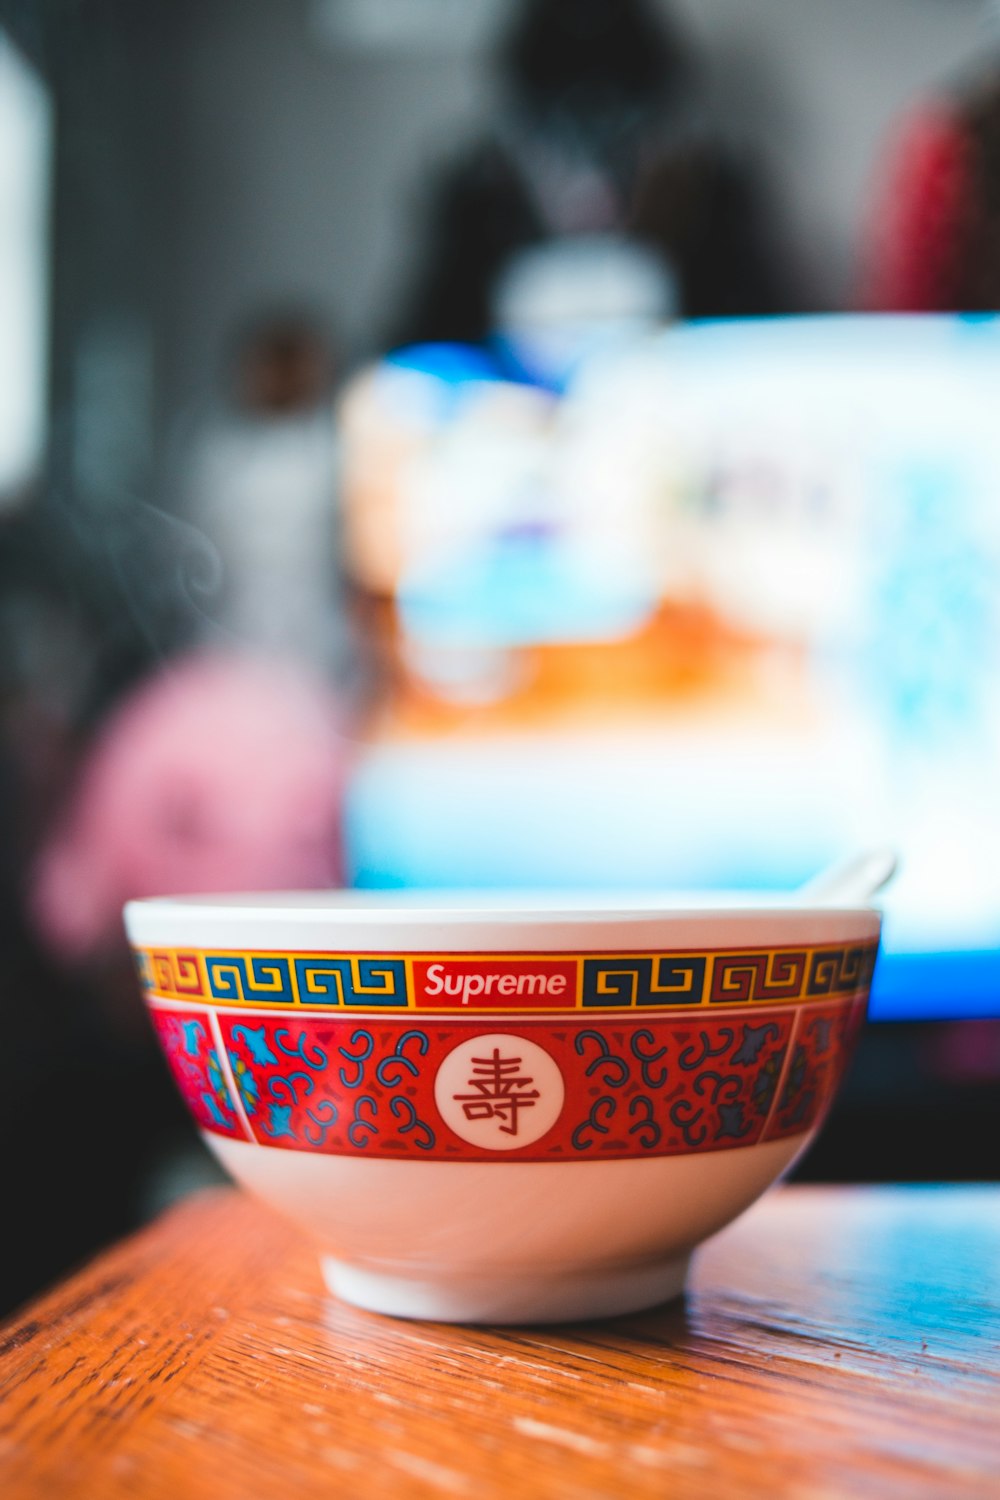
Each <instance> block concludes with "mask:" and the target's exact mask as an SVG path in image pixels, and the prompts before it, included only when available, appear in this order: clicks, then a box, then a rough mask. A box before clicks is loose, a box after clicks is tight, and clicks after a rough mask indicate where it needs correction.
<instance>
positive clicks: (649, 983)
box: [582, 953, 705, 1007]
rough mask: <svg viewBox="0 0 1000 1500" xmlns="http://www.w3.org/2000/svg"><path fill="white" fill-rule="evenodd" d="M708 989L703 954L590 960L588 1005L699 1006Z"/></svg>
mask: <svg viewBox="0 0 1000 1500" xmlns="http://www.w3.org/2000/svg"><path fill="white" fill-rule="evenodd" d="M704 989H705V958H704V956H702V955H698V954H691V953H684V954H673V955H671V954H664V955H662V957H658V958H587V959H584V963H583V996H582V1002H583V1004H584V1005H595V1006H601V1007H606V1006H614V1005H697V1004H699V1002H700V1001H701V998H702V995H703V993H704Z"/></svg>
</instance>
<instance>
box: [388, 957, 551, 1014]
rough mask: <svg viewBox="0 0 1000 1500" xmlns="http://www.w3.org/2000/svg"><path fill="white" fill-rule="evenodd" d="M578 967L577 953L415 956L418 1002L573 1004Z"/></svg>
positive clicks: (423, 1005) (433, 1006) (447, 1006)
mask: <svg viewBox="0 0 1000 1500" xmlns="http://www.w3.org/2000/svg"><path fill="white" fill-rule="evenodd" d="M576 968H577V965H576V960H575V959H572V958H564V959H539V958H451V959H434V958H432V959H426V960H424V959H416V960H415V961H414V964H413V980H414V989H415V992H416V1003H417V1005H418V1007H419V1008H420V1009H421V1010H456V1009H457V1010H460V1009H462V1008H463V1007H465V1006H471V1007H473V1008H474V1009H476V1010H484V1009H488V1008H490V1007H492V1006H496V1008H497V1009H498V1010H527V1009H531V1008H532V1007H533V1006H537V1007H538V1008H539V1010H561V1009H566V1010H572V1009H573V1008H574V1007H575V1005H576Z"/></svg>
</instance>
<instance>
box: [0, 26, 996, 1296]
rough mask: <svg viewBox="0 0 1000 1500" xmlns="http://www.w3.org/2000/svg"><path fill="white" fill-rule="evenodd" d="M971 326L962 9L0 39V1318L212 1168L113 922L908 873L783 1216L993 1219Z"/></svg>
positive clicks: (990, 906)
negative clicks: (898, 1206)
mask: <svg viewBox="0 0 1000 1500" xmlns="http://www.w3.org/2000/svg"><path fill="white" fill-rule="evenodd" d="M998 314H1000V7H998V6H996V5H995V4H985V5H984V4H983V3H982V0H794V3H793V0H757V3H756V4H755V5H754V6H752V7H747V6H746V5H742V4H739V3H738V0H698V3H697V4H696V3H695V0H673V3H667V0H641V3H640V0H144V3H143V4H142V5H141V6H137V5H134V4H129V3H126V0H0V816H2V820H3V835H4V837H3V840H2V844H0V1017H2V1023H3V1033H2V1036H3V1045H2V1047H0V1123H2V1125H3V1129H4V1137H5V1139H6V1140H7V1141H8V1143H9V1145H10V1147H11V1148H12V1149H10V1150H9V1151H8V1153H7V1162H8V1171H9V1172H11V1173H12V1175H13V1202H14V1204H15V1205H16V1206H17V1213H16V1229H15V1231H14V1232H13V1233H11V1232H8V1234H7V1235H5V1236H4V1237H3V1245H2V1249H0V1307H3V1308H7V1307H11V1306H13V1305H14V1304H15V1303H17V1302H18V1301H20V1300H22V1299H23V1298H24V1297H26V1296H28V1295H30V1294H31V1293H32V1292H33V1291H35V1290H36V1289H37V1288H39V1287H40V1286H42V1285H44V1284H45V1283H46V1282H48V1281H49V1280H51V1279H52V1278H53V1277H54V1276H56V1275H58V1274H59V1273H60V1272H62V1271H63V1270H65V1269H67V1268H68V1267H69V1266H70V1265H72V1264H74V1263H76V1262H77V1261H79V1260H80V1259H81V1258H82V1257H84V1256H86V1255H87V1254H89V1253H90V1252H92V1251H93V1250H94V1249H95V1248H97V1247H98V1246H99V1245H100V1244H102V1243H104V1242H106V1241H107V1240H109V1239H111V1238H113V1237H115V1236H117V1235H119V1234H121V1233H122V1232H124V1231H125V1230H127V1229H129V1228H131V1227H133V1226H134V1225H136V1224H138V1223H141V1222H142V1221H143V1220H144V1219H145V1218H147V1217H148V1216H149V1215H150V1214H152V1213H154V1212H155V1211H157V1209H159V1208H160V1207H162V1206H163V1205H164V1204H165V1203H167V1202H169V1201H170V1200H171V1199H172V1198H173V1197H175V1196H176V1195H177V1194H179V1193H181V1192H184V1191H186V1190H188V1189H189V1188H190V1187H191V1186H193V1185H195V1184H197V1183H198V1182H200V1181H204V1180H211V1177H212V1174H213V1170H214V1169H213V1168H212V1166H211V1164H210V1162H209V1159H208V1156H207V1154H206V1153H205V1152H204V1150H203V1148H202V1147H201V1146H200V1144H199V1142H198V1139H197V1137H196V1135H195V1133H194V1130H193V1127H191V1126H190V1125H189V1123H188V1121H187V1119H186V1116H185V1115H184V1113H183V1110H182V1107H181V1105H180V1103H179V1101H178V1100H177V1099H176V1098H175V1096H174V1093H173V1090H172V1086H171V1084H170V1083H169V1081H168V1079H167V1076H166V1072H165V1068H164V1066H163V1065H162V1064H161V1062H160V1060H159V1057H158V1055H157V1053H156V1050H155V1047H154V1044H153V1042H152V1037H151V1032H150V1030H149V1028H148V1026H147V1023H146V1021H145V1018H144V1015H143V1012H142V1009H141V1005H140V1002H139V998H138V991H137V988H136V986H135V983H134V979H133V976H132V973H131V969H130V965H129V961H128V956H127V952H126V950H125V945H124V938H123V934H122V930H121V923H120V910H121V905H122V902H123V901H124V900H126V899H128V898H129V897H131V896H142V895H150V894H164V893H169V892H178V891H198V890H225V889H234V888H245V889H246V888H253V889H268V888H274V887H303V888H305V887H309V888H313V887H316V888H320V887H323V886H329V885H335V884H341V883H351V884H356V885H362V886H369V887H385V886H394V887H407V886H425V887H426V886H433V887H448V886H452V887H454V886H461V887H468V886H479V887H491V886H510V885H515V886H524V887H535V888H537V887H549V888H553V887H570V886H572V887H587V888H592V889H595V890H599V889H604V890H611V889H613V890H615V891H618V892H621V891H625V890H628V889H641V890H644V891H649V890H656V889H668V890H678V889H684V888H685V887H691V886H709V887H718V888H726V889H731V888H737V889H743V890H746V889H768V890H776V889H777V890H780V889H785V888H791V887H794V886H795V885H796V884H798V883H800V882H801V881H803V880H805V879H806V878H808V877H809V876H810V875H812V874H814V873H815V872H816V870H817V869H818V868H820V867H821V866H822V865H823V864H825V863H826V862H828V861H830V860H833V859H836V858H838V857H840V856H842V855H844V854H847V853H850V852H852V851H853V850H855V849H857V848H861V847H865V846H868V845H872V844H879V843H891V844H893V845H894V846H895V847H897V848H898V849H899V851H900V855H901V859H902V872H901V875H900V877H899V878H898V880H897V882H896V884H895V886H894V888H893V890H892V891H891V893H890V895H889V897H888V903H887V924H886V935H885V944H884V954H883V958H882V960H881V961H880V971H879V974H878V976H877V981H876V991H875V994H874V997H873V1010H872V1014H873V1019H874V1024H872V1025H871V1026H870V1027H869V1029H868V1032H867V1034H866V1037H865V1039H864V1041H863V1043H862V1046H861V1049H860V1052H859V1055H858V1058H857V1061H856V1063H855V1066H854V1070H853V1073H852V1075H851V1078H850V1080H849V1082H848V1085H847V1086H846V1088H845V1091H844V1093H843V1096H842V1098H841V1100H840V1101H839V1102H838V1105H837V1107H836V1110H835V1113H834V1115H833V1117H832V1118H831V1121H830V1123H829V1125H828V1128H827V1130H826V1132H825V1134H824V1136H823V1138H822V1140H821V1141H820V1143H819V1144H818V1145H817V1146H816V1148H815V1149H814V1150H813V1151H812V1153H811V1154H810V1155H809V1156H808V1157H807V1158H806V1159H805V1160H804V1161H803V1162H802V1163H801V1164H800V1166H799V1168H798V1171H799V1173H800V1175H804V1176H812V1177H814V1178H827V1179H837V1178H841V1179H855V1180H857V1179H880V1178H881V1179H884V1178H910V1179H913V1178H920V1179H932V1178H953V1177H964V1178H975V1177H995V1176H996V1175H997V1172H998V1169H1000V1157H998V1152H997V1141H998V1140H1000V1132H998V1128H997V1127H998V1125H1000V1089H998V1084H1000V1022H998V1019H997V1018H998V1017H1000V877H998V874H997V868H996V855H995V850H996V848H997V845H998V841H1000V777H998V774H997V767H998V765H1000V754H998V752H1000V670H998V669H1000V661H998V656H1000V629H998V626H1000V425H998V423H997V421H996V416H995V412H996V400H997V396H998V394H1000V316H997V315H998Z"/></svg>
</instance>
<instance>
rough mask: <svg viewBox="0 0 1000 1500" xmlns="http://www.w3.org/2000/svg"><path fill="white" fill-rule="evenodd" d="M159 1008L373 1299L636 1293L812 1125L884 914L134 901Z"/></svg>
mask: <svg viewBox="0 0 1000 1500" xmlns="http://www.w3.org/2000/svg"><path fill="white" fill-rule="evenodd" d="M125 920H126V926H127V929H128V934H129V938H130V941H131V943H132V945H133V948H134V949H135V952H136V958H137V963H138V966H139V973H140V977H141V981H142V984H143V987H144V989H145V992H146V998H147V1003H148V1005H149V1008H150V1013H151V1016H152V1019H153V1023H154V1026H155V1027H156V1030H157V1033H158V1035H159V1037H160V1040H161V1042H162V1043H163V1046H164V1049H165V1051H166V1055H167V1058H168V1061H169V1062H170V1065H171V1068H172V1069H173V1072H174V1075H175V1077H176V1079H177V1082H178V1084H179V1086H180V1089H181V1092H182V1094H183V1095H184V1097H185V1099H186V1100H187V1102H188V1104H189V1106H190V1108H191V1110H192V1113H193V1114H194V1117H195V1119H196V1121H197V1123H198V1125H199V1126H200V1128H201V1129H202V1131H203V1132H204V1135H205V1139H206V1140H207V1141H208V1143H209V1145H210V1146H211V1147H212V1149H213V1150H214V1151H215V1153H216V1154H217V1156H218V1157H219V1159H220V1160H221V1161H222V1162H223V1163H224V1165H225V1166H226V1167H227V1168H228V1170H229V1171H230V1172H231V1173H232V1175H233V1176H234V1177H235V1178H236V1179H237V1180H238V1181H240V1182H241V1183H243V1184H244V1185H245V1186H246V1187H248V1188H249V1189H251V1191H253V1192H255V1193H257V1194H258V1195H259V1196H260V1197H261V1198H263V1199H265V1200H266V1201H267V1202H268V1203H270V1204H272V1205H273V1206H274V1207H275V1208H277V1209H280V1210H281V1211H282V1212H283V1213H285V1214H287V1215H288V1216H289V1217H290V1218H291V1219H294V1220H295V1221H296V1222H297V1223H299V1224H300V1225H301V1226H302V1227H303V1228H304V1229H305V1230H307V1231H308V1232H309V1233H311V1234H312V1235H313V1236H314V1237H315V1238H316V1240H317V1242H318V1245H319V1249H320V1254H321V1258H322V1264H323V1269H324V1274H325V1276H326V1279H327V1282H328V1285H329V1286H330V1288H331V1289H332V1290H333V1291H334V1292H335V1293H337V1294H338V1295H339V1296H341V1297H344V1298H345V1299H347V1300H348V1301H350V1302H354V1303H357V1304H358V1305H360V1306H363V1307H368V1308H372V1309H375V1310H377V1311H379V1312H386V1313H394V1314H398V1315H400V1316H404V1317H427V1318H439V1319H449V1320H453V1321H458V1322H540V1321H558V1320H563V1319H571V1318H584V1317H594V1316H600V1315H606V1314H612V1313H622V1312H627V1311H631V1310H634V1309H636V1308H639V1307H643V1306H647V1305H650V1304H652V1303H655V1302H659V1301H662V1300H664V1299H666V1298H668V1297H671V1296H674V1295H676V1294H677V1293H678V1292H680V1291H681V1290H682V1288H683V1285H684V1279H685V1275H686V1272H687V1267H688V1261H689V1258H690V1255H691V1252H692V1250H693V1249H694V1247H695V1246H696V1245H698V1244H699V1243H700V1242H701V1241H702V1240H704V1239H705V1238H706V1237H707V1236H709V1235H711V1234H713V1233H715V1231H716V1230H718V1229H720V1228H722V1226H723V1225H725V1224H727V1223H728V1222H729V1221H730V1220H731V1219H733V1218H734V1217H735V1216H736V1215H737V1214H738V1213H740V1212H741V1211H742V1209H744V1208H746V1207H747V1206H748V1205H749V1204H750V1203H752V1202H753V1201H754V1199H755V1198H757V1197H758V1196H759V1195H760V1193H761V1192H763V1191H764V1189H765V1188H766V1187H768V1185H769V1184H770V1183H772V1182H774V1181H775V1180H776V1179H777V1178H778V1177H779V1176H780V1175H781V1174H782V1173H783V1172H784V1171H786V1170H787V1168H788V1167H789V1165H790V1164H791V1162H792V1161H793V1160H794V1158H795V1157H796V1156H797V1155H798V1154H799V1153H800V1152H801V1151H802V1150H803V1149H804V1147H805V1146H806V1145H808V1143H809V1141H810V1139H811V1138H812V1136H813V1135H814V1133H815V1131H816V1130H817V1128H818V1127H819V1124H820V1122H821V1120H822V1118H823V1115H824V1114H825V1112H826V1109H827V1108H828V1106H829V1103H830V1101H831V1099H832V1097H833V1093H834V1090H835V1089H836V1087H837V1084H838V1083H839V1080H840V1077H841V1075H842V1073H843V1070H844V1067H845V1064H846V1062H847V1059H848V1057H849V1055H850V1051H851V1048H852V1045H853V1041H854V1038H855V1036H856V1034H857V1031H858V1029H859V1026H860V1024H861V1022H862V1021H863V1018H864V1013H865V1008H866V1003H867V998H868V989H869V985H870V981H871V974H872V969H873V966H874V960H875V953H876V949H877V944H878V937H879V927H880V918H879V915H878V913H877V912H876V911H874V910H872V909H869V908H866V907H857V908H850V909H848V908H843V909H831V908H829V907H825V906H817V907H804V906H802V905H792V904H781V903H780V902H777V901H766V900H760V901H755V902H754V904H752V905H750V904H747V903H745V902H744V903H740V902H738V901H736V900H732V901H726V902H720V898H718V897H710V898H706V897H692V898H689V899H680V898H677V897H672V898H670V900H669V902H668V901H666V900H664V901H659V900H654V899H652V898H648V897H647V898H643V899H640V900H636V901H634V902H628V903H623V902H622V899H621V898H620V897H618V898H615V899H614V900H608V901H602V900H595V899H594V898H593V897H590V898H579V897H572V898H565V899H557V900H554V899H553V898H552V897H546V898H542V899H535V898H532V897H527V896H525V895H524V894H523V893H522V894H519V895H512V896H498V895H495V894H493V893H488V894H485V895H483V896H479V897H476V896H468V895H462V896H450V895H445V894H441V893H434V894H431V895H426V894H425V895H421V896H417V895H409V894H407V895H399V894H385V895H383V894H373V893H362V892H355V893H346V892H345V893H332V894H329V895H327V894H315V893H303V894H277V895H264V896H205V897H192V898H176V899H163V900H155V901H138V902H132V903H130V904H129V906H128V907H126V912H125Z"/></svg>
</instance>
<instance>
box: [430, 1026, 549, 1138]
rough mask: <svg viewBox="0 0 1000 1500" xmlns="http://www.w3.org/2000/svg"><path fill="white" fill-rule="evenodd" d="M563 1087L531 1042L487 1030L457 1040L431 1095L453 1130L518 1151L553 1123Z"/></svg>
mask: <svg viewBox="0 0 1000 1500" xmlns="http://www.w3.org/2000/svg"><path fill="white" fill-rule="evenodd" d="M565 1094H566V1090H565V1088H564V1087H563V1079H562V1074H561V1073H560V1071H559V1069H558V1068H557V1067H556V1064H555V1063H554V1062H553V1060H552V1058H551V1057H550V1056H549V1054H548V1053H547V1052H546V1051H545V1050H544V1049H543V1048H542V1047H539V1046H538V1045H537V1043H535V1042H529V1041H528V1040H527V1038H526V1037H523V1036H511V1035H510V1034H509V1033H508V1032H501V1031H497V1032H491V1033H490V1035H489V1036H477V1037H474V1038H473V1039H472V1040H471V1041H468V1042H461V1043H460V1044H459V1045H458V1046H457V1047H455V1048H453V1049H452V1051H451V1052H449V1053H448V1056H447V1057H446V1058H445V1060H444V1062H443V1063H442V1064H441V1066H440V1068H438V1072H437V1077H436V1078H435V1080H434V1100H435V1103H436V1104H437V1107H438V1110H439V1112H440V1114H441V1118H442V1119H443V1120H444V1122H445V1124H446V1125H449V1126H450V1127H451V1129H452V1130H453V1131H454V1132H455V1134H456V1135H458V1136H461V1138H462V1140H463V1141H468V1142H469V1144H470V1145H472V1146H481V1147H483V1148H484V1149H485V1150H487V1151H516V1150H517V1149H518V1147H519V1146H530V1145H532V1144H533V1143H534V1142H535V1141H537V1140H540V1139H541V1137H542V1136H543V1135H545V1133H546V1132H547V1131H549V1130H551V1129H552V1126H553V1125H554V1124H555V1123H556V1121H557V1120H558V1118H559V1113H560V1110H561V1109H562V1106H563V1099H564V1098H565Z"/></svg>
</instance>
